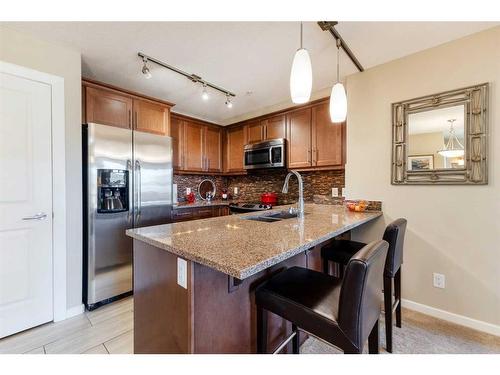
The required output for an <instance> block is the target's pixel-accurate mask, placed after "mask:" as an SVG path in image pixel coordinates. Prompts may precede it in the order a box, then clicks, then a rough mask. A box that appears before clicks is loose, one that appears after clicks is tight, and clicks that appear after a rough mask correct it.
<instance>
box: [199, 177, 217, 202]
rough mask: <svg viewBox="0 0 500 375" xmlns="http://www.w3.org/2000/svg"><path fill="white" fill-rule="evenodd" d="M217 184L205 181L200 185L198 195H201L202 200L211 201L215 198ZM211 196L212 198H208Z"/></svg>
mask: <svg viewBox="0 0 500 375" xmlns="http://www.w3.org/2000/svg"><path fill="white" fill-rule="evenodd" d="M215 191H216V189H215V183H214V182H213V181H212V180H208V179H206V180H203V181H201V182H200V184H199V185H198V194H200V197H201V199H203V200H207V199H208V200H210V199H213V198H214V197H215ZM208 194H210V197H209V196H208Z"/></svg>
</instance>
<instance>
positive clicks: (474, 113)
mask: <svg viewBox="0 0 500 375" xmlns="http://www.w3.org/2000/svg"><path fill="white" fill-rule="evenodd" d="M488 90H489V83H482V84H478V85H474V86H469V87H464V88H461V89H457V90H451V91H445V92H441V93H438V94H434V95H427V96H422V97H419V98H415V99H410V100H404V101H401V102H397V103H392V166H391V183H392V184H393V185H486V184H488V157H487V155H488ZM462 104H463V105H464V108H465V118H464V141H465V145H464V147H465V160H464V167H463V168H448V169H432V170H428V171H411V170H410V171H408V170H407V160H408V155H407V148H408V147H407V145H408V137H409V135H408V115H409V114H412V113H417V112H423V111H429V110H432V109H438V108H445V107H452V106H457V105H462Z"/></svg>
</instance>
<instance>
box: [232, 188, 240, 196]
mask: <svg viewBox="0 0 500 375" xmlns="http://www.w3.org/2000/svg"><path fill="white" fill-rule="evenodd" d="M238 191H239V189H238V187H236V186H235V187H234V189H233V192H234V195H238Z"/></svg>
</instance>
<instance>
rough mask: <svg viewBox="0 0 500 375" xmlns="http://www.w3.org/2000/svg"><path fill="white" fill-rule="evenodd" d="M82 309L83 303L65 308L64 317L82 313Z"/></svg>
mask: <svg viewBox="0 0 500 375" xmlns="http://www.w3.org/2000/svg"><path fill="white" fill-rule="evenodd" d="M84 311H85V306H84V305H83V303H82V304H81V305H77V306H74V307H70V308H69V309H66V319H68V318H72V317H74V316H77V315H80V314H83V312H84Z"/></svg>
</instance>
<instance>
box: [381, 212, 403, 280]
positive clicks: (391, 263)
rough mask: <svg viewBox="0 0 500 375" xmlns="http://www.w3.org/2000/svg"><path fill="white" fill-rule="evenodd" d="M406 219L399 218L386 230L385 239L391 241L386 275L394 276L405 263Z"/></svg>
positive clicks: (386, 263)
mask: <svg viewBox="0 0 500 375" xmlns="http://www.w3.org/2000/svg"><path fill="white" fill-rule="evenodd" d="M405 232H406V219H397V220H394V221H393V222H392V223H390V224H389V225H388V226H387V228H385V232H384V237H383V238H384V240H386V241H387V242H388V243H389V251H388V252H387V260H386V262H385V271H384V272H385V275H386V276H389V277H394V276H395V275H396V272H398V270H399V267H401V264H402V263H403V246H404V241H405Z"/></svg>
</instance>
